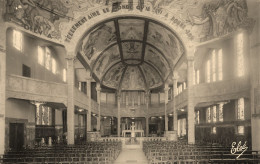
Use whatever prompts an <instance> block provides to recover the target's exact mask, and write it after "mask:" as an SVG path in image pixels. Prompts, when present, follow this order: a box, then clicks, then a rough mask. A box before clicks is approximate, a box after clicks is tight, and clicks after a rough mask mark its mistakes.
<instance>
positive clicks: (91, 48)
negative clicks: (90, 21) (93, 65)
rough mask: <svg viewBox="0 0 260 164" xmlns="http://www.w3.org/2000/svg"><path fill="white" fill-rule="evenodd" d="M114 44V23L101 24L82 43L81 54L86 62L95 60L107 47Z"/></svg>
mask: <svg viewBox="0 0 260 164" xmlns="http://www.w3.org/2000/svg"><path fill="white" fill-rule="evenodd" d="M115 42H116V34H115V26H114V22H113V21H111V22H108V23H105V24H101V25H99V26H98V27H96V28H95V29H94V30H93V31H91V32H90V33H89V34H88V35H87V36H86V37H85V38H84V39H83V41H82V47H81V53H82V54H83V55H84V56H85V57H86V59H87V60H89V61H90V60H93V58H94V59H95V58H96V57H97V56H98V55H99V54H100V53H101V52H102V51H103V50H105V49H106V48H107V47H108V46H109V45H111V44H112V43H115Z"/></svg>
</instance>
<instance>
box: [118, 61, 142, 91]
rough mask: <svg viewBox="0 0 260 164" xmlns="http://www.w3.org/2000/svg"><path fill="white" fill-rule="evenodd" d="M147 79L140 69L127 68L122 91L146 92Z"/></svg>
mask: <svg viewBox="0 0 260 164" xmlns="http://www.w3.org/2000/svg"><path fill="white" fill-rule="evenodd" d="M145 88H146V87H145V79H144V77H143V76H142V73H141V72H140V70H139V69H138V67H132V66H129V67H127V70H126V72H125V74H124V76H123V79H122V84H121V89H122V90H144V89H145Z"/></svg>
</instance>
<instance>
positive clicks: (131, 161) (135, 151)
mask: <svg viewBox="0 0 260 164" xmlns="http://www.w3.org/2000/svg"><path fill="white" fill-rule="evenodd" d="M124 163H126V164H148V160H147V158H146V157H145V155H144V152H143V150H142V149H141V148H125V149H123V150H122V152H121V153H120V155H119V156H118V158H117V159H116V160H115V162H114V164H124Z"/></svg>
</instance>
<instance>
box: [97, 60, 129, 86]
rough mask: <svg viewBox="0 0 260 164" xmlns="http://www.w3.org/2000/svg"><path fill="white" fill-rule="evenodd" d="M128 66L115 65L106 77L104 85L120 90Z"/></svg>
mask: <svg viewBox="0 0 260 164" xmlns="http://www.w3.org/2000/svg"><path fill="white" fill-rule="evenodd" d="M125 67H126V66H125V65H124V64H122V63H121V62H120V63H118V64H116V65H114V66H113V67H112V68H111V69H110V70H109V71H108V72H107V73H106V74H105V76H104V78H103V81H102V84H103V85H105V86H107V87H110V88H118V86H119V83H120V80H121V76H122V74H123V70H124V68H125Z"/></svg>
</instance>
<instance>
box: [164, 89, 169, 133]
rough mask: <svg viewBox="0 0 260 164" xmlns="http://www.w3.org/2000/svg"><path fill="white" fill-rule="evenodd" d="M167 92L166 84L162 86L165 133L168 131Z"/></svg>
mask: <svg viewBox="0 0 260 164" xmlns="http://www.w3.org/2000/svg"><path fill="white" fill-rule="evenodd" d="M168 91H169V86H168V84H165V86H164V97H165V98H164V117H165V119H164V121H165V124H164V125H165V131H168V114H167V104H168Z"/></svg>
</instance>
